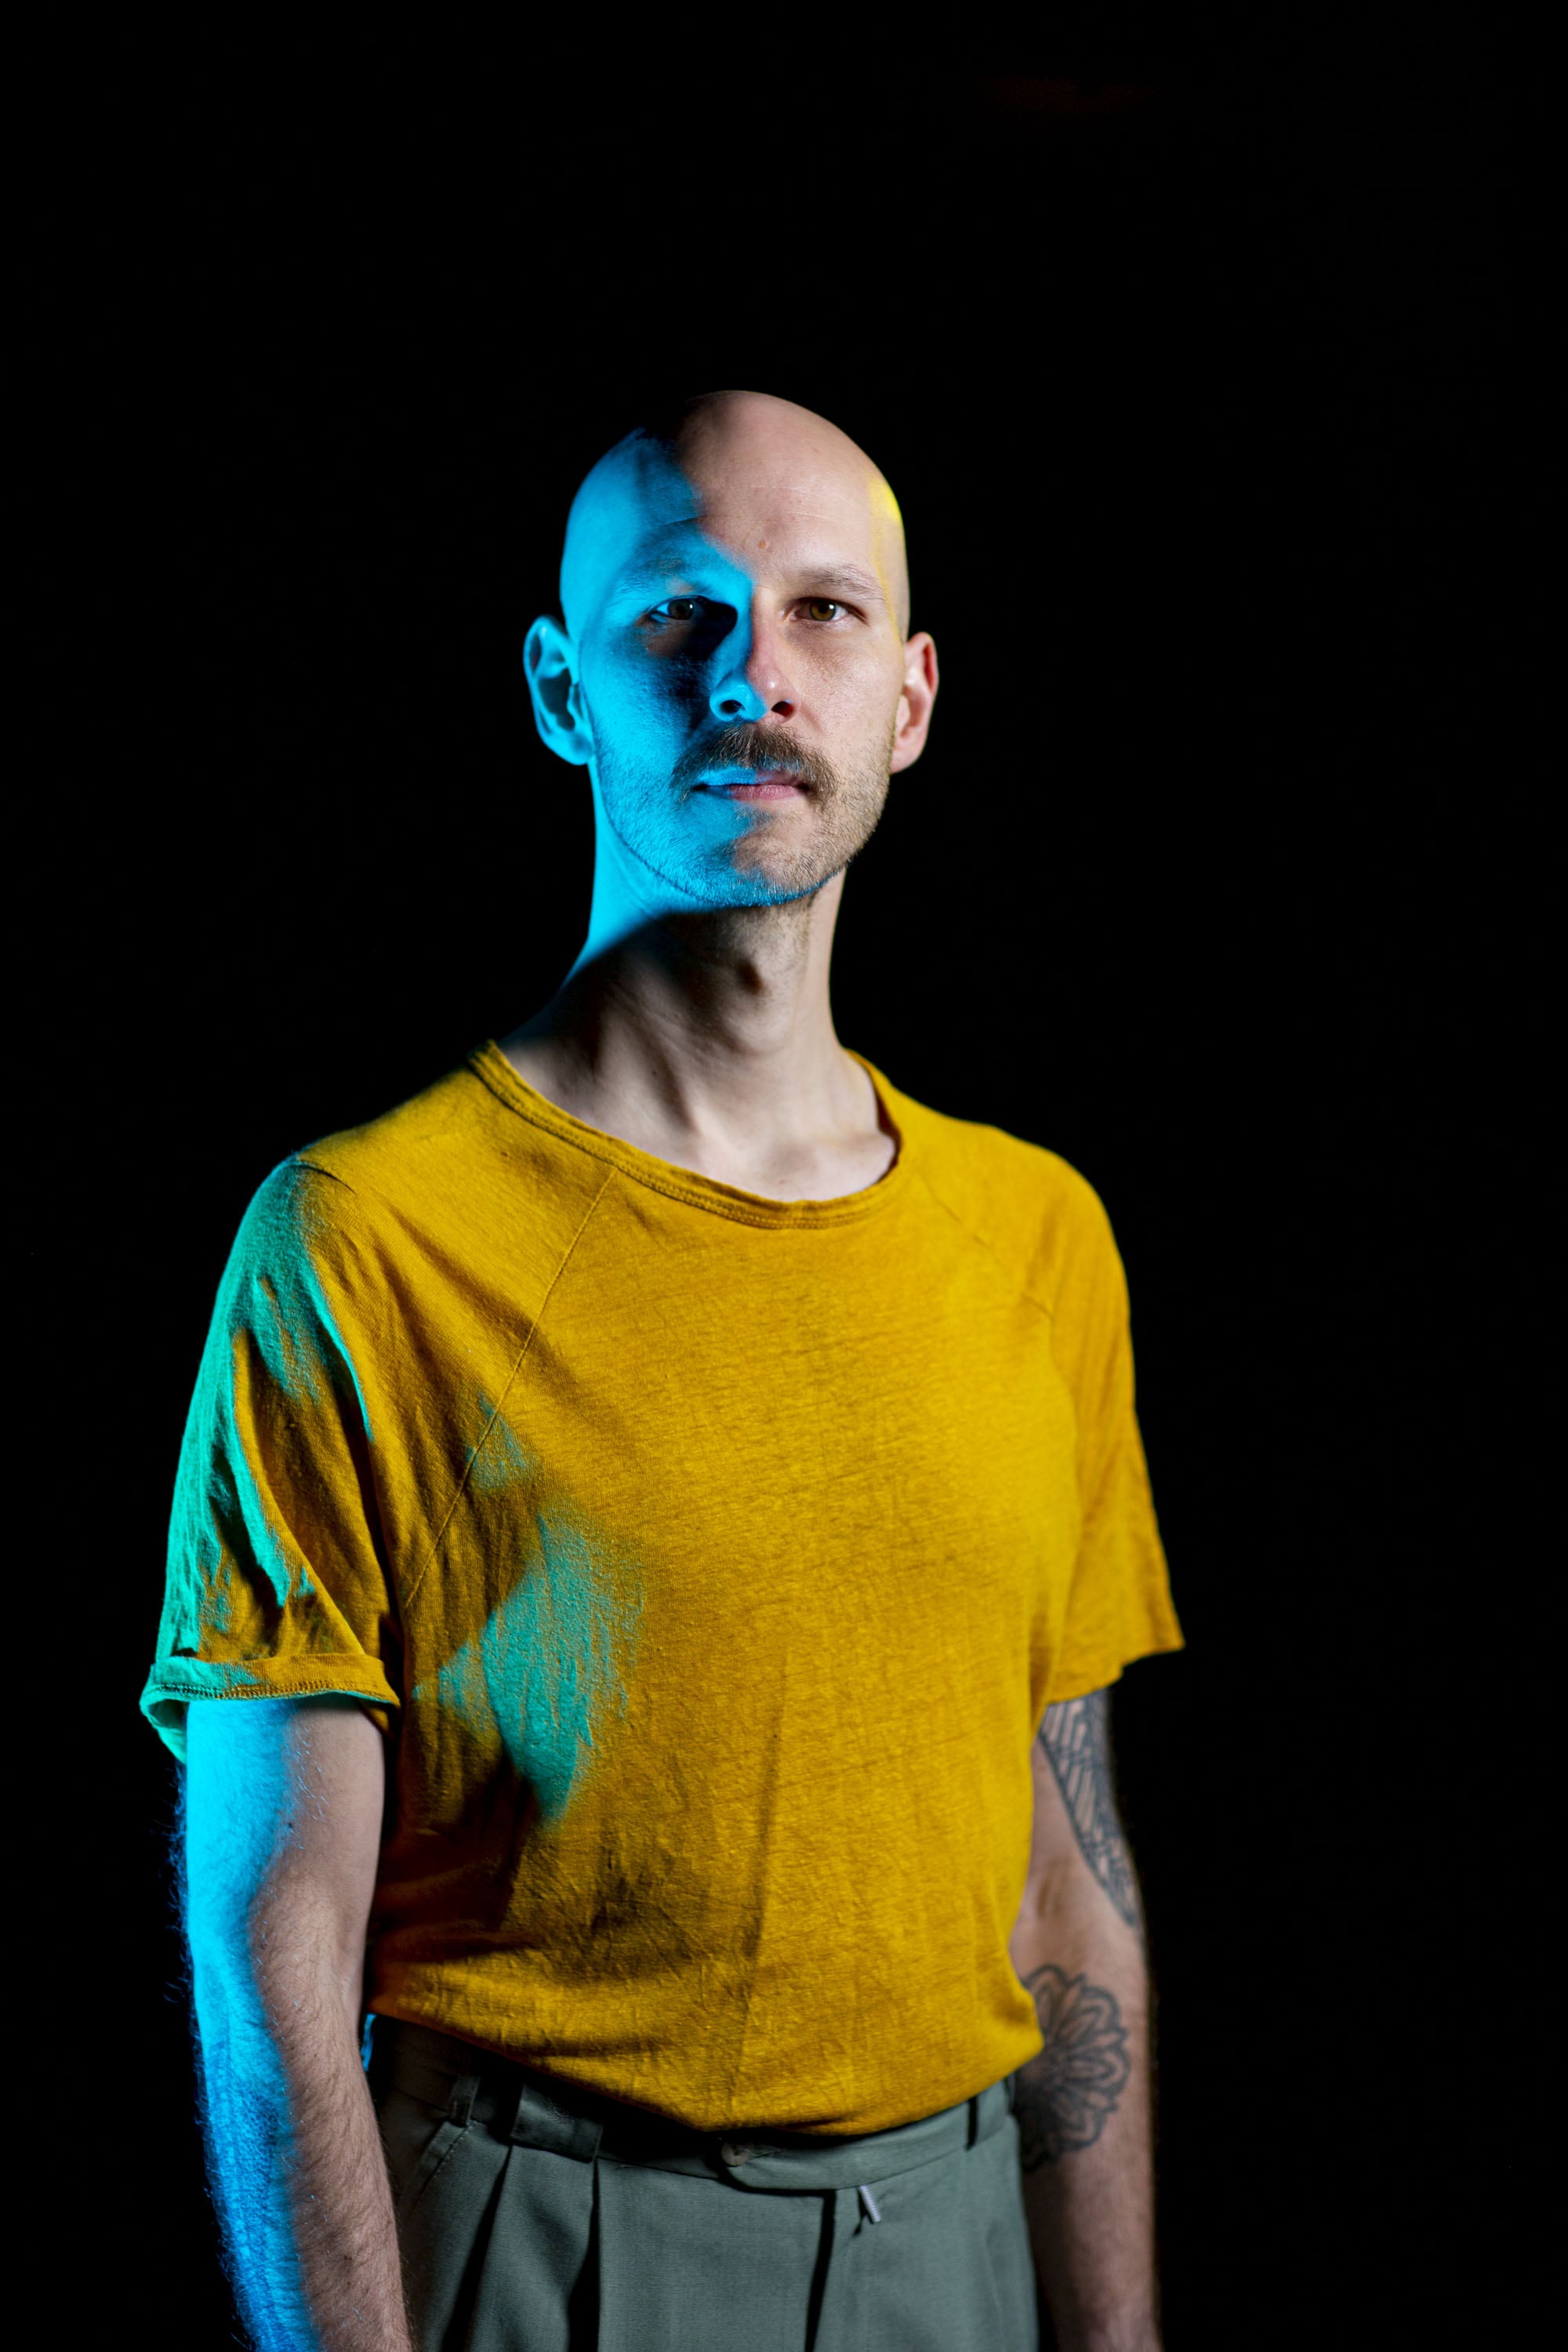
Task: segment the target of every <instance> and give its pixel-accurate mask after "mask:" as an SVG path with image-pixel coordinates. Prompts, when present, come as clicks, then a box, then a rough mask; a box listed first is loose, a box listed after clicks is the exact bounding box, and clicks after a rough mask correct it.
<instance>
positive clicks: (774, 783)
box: [697, 768, 806, 801]
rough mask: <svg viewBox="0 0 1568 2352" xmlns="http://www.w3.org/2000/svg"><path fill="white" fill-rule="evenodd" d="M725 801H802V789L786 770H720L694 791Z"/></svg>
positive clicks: (804, 789) (702, 781)
mask: <svg viewBox="0 0 1568 2352" xmlns="http://www.w3.org/2000/svg"><path fill="white" fill-rule="evenodd" d="M697 789H698V791H699V792H700V793H715V794H717V796H718V797H719V798H720V799H721V800H727V801H795V800H804V799H805V794H806V787H805V784H803V783H802V782H801V780H800V778H799V777H798V776H792V775H791V774H790V772H789V771H788V769H787V768H720V769H717V770H716V771H715V772H714V773H713V774H712V775H710V776H704V777H703V778H702V780H701V782H700V784H699V785H698V787H697Z"/></svg>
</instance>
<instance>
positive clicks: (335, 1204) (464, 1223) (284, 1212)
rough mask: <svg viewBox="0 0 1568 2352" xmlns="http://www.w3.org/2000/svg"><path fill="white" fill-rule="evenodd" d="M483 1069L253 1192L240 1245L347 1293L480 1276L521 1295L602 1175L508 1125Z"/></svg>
mask: <svg viewBox="0 0 1568 2352" xmlns="http://www.w3.org/2000/svg"><path fill="white" fill-rule="evenodd" d="M490 1058H491V1059H492V1060H493V1058H494V1057H493V1054H492V1055H491V1056H490ZM486 1069H487V1060H486V1055H485V1054H484V1053H483V1052H482V1051H481V1052H480V1053H479V1054H476V1055H475V1056H474V1057H473V1059H472V1061H471V1062H470V1063H469V1064H468V1065H467V1066H463V1067H461V1068H458V1069H457V1070H453V1071H450V1072H449V1073H447V1076H444V1077H441V1078H438V1079H437V1081H436V1083H435V1084H434V1085H433V1086H429V1087H425V1088H424V1089H423V1090H422V1091H421V1092H420V1093H418V1094H416V1095H414V1096H412V1097H410V1098H409V1099H408V1100H407V1101H406V1102H404V1103H400V1104H398V1105H397V1106H396V1107H395V1108H394V1109H392V1110H389V1111H386V1112H384V1113H383V1114H382V1116H381V1117H380V1118H373V1119H369V1120H367V1121H366V1122H365V1123H364V1124H363V1126H360V1127H353V1128H345V1129H342V1130H341V1131H339V1132H338V1133H336V1134H333V1135H327V1136H322V1137H321V1138H320V1139H318V1140H317V1141H316V1142H314V1143H310V1144H306V1145H305V1146H303V1147H302V1148H301V1149H300V1150H298V1151H296V1152H294V1153H293V1154H292V1155H291V1156H290V1158H289V1159H288V1160H285V1161H284V1162H283V1164H282V1165H281V1166H280V1167H279V1168H276V1169H274V1171H272V1174H271V1175H270V1176H269V1177H268V1179H267V1181H266V1182H265V1183H264V1184H263V1185H262V1186H261V1187H260V1189H259V1191H258V1193H257V1195H256V1198H255V1199H254V1201H253V1202H252V1203H251V1206H250V1210H249V1212H248V1213H247V1219H246V1224H245V1227H244V1228H242V1234H241V1239H242V1242H244V1241H249V1242H250V1243H252V1244H254V1245H263V1244H264V1245H266V1246H267V1247H268V1248H270V1249H272V1250H274V1251H277V1252H279V1253H280V1254H282V1255H290V1254H291V1255H294V1256H296V1257H298V1256H300V1255H304V1256H307V1257H308V1258H309V1259H310V1260H311V1261H312V1262H313V1263H314V1264H315V1265H317V1266H318V1267H319V1268H320V1269H321V1270H322V1271H323V1272H326V1271H327V1270H329V1269H331V1270H332V1271H333V1272H335V1273H336V1274H337V1275H338V1276H340V1277H341V1279H342V1281H343V1282H344V1283H345V1284H347V1285H348V1286H351V1287H353V1288H358V1289H365V1288H367V1287H368V1288H371V1289H375V1290H378V1291H379V1290H381V1289H384V1287H385V1286H386V1284H387V1282H388V1281H389V1280H391V1279H396V1280H398V1281H399V1282H405V1281H407V1280H416V1281H417V1280H419V1279H422V1278H423V1274H424V1273H425V1272H429V1271H432V1270H436V1269H439V1270H442V1271H443V1272H444V1273H450V1272H452V1270H454V1269H456V1268H460V1267H467V1268H469V1269H472V1268H475V1267H479V1266H484V1265H489V1267H491V1268H492V1270H494V1271H497V1272H500V1273H501V1274H503V1275H504V1276H505V1278H506V1279H507V1280H508V1282H509V1283H510V1282H513V1281H515V1282H517V1283H519V1284H521V1293H520V1295H521V1296H524V1297H526V1296H530V1295H531V1291H532V1289H533V1288H534V1287H535V1284H534V1282H533V1280H532V1276H535V1275H537V1276H539V1277H540V1278H541V1279H547V1278H548V1276H549V1274H550V1272H551V1271H552V1268H553V1267H554V1266H555V1265H558V1264H559V1263H560V1261H561V1258H562V1256H563V1253H564V1252H565V1251H566V1250H567V1249H568V1247H569V1246H570V1244H571V1241H572V1238H573V1236H574V1234H575V1233H576V1232H577V1230H578V1228H579V1227H580V1225H581V1224H582V1223H583V1221H584V1217H585V1216H586V1215H587V1214H588V1213H589V1211H590V1210H591V1208H592V1205H593V1203H594V1202H595V1199H596V1197H597V1195H598V1193H599V1192H600V1191H602V1189H603V1186H604V1181H605V1169H604V1168H603V1167H602V1166H601V1165H600V1164H599V1163H598V1162H597V1161H596V1160H593V1159H592V1158H591V1157H589V1156H588V1155H587V1154H585V1153H584V1152H581V1151H578V1150H574V1148H573V1146H572V1145H571V1143H570V1142H568V1141H565V1140H563V1139H561V1138H560V1137H559V1136H557V1135H555V1134H553V1133H552V1132H551V1131H550V1129H548V1128H546V1127H544V1126H542V1125H541V1124H540V1123H538V1122H537V1121H534V1120H531V1119H530V1118H528V1117H527V1116H526V1115H520V1109H519V1106H518V1104H516V1103H514V1102H512V1101H511V1100H510V1099H509V1097H508V1096H507V1094H506V1092H505V1090H504V1087H500V1088H498V1087H497V1086H495V1085H493V1084H491V1083H490V1081H489V1078H488V1077H487V1076H486Z"/></svg>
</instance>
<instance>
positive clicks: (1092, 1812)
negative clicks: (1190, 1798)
mask: <svg viewBox="0 0 1568 2352" xmlns="http://www.w3.org/2000/svg"><path fill="white" fill-rule="evenodd" d="M1040 1745H1041V1747H1042V1748H1044V1749H1045V1751H1046V1754H1047V1756H1048V1757H1049V1758H1050V1761H1051V1770H1052V1771H1053V1772H1054V1773H1055V1774H1056V1776H1057V1786H1058V1789H1059V1790H1061V1792H1062V1802H1063V1804H1065V1805H1066V1807H1067V1809H1068V1820H1069V1821H1070V1822H1071V1823H1072V1825H1073V1833H1074V1835H1075V1836H1076V1837H1077V1839H1078V1842H1079V1848H1080V1850H1081V1852H1082V1854H1083V1858H1084V1860H1085V1862H1087V1863H1088V1864H1089V1868H1090V1870H1092V1871H1093V1873H1094V1874H1095V1876H1096V1878H1098V1879H1099V1881H1100V1885H1101V1886H1103V1887H1104V1889H1105V1891H1106V1893H1107V1895H1110V1899H1111V1901H1112V1903H1113V1904H1114V1905H1115V1906H1116V1909H1117V1913H1118V1915H1119V1916H1121V1918H1123V1919H1124V1920H1125V1921H1126V1922H1127V1925H1128V1926H1129V1927H1136V1928H1138V1929H1140V1931H1141V1930H1142V1906H1140V1904H1139V1901H1138V1881H1137V1879H1136V1878H1135V1877H1134V1875H1133V1871H1132V1857H1131V1854H1130V1853H1128V1851H1127V1840H1126V1837H1125V1835H1124V1834H1123V1832H1122V1828H1121V1816H1120V1814H1119V1813H1118V1812H1117V1810H1116V1789H1115V1784H1114V1782H1113V1780H1112V1779H1111V1772H1110V1693H1109V1692H1108V1691H1102V1690H1100V1691H1091V1692H1090V1693H1089V1696H1088V1697H1087V1698H1069V1699H1068V1700H1067V1701H1065V1703H1064V1704H1063V1705H1062V1706H1048V1707H1047V1709H1046V1719H1045V1721H1044V1722H1043V1723H1042V1724H1041V1726H1040Z"/></svg>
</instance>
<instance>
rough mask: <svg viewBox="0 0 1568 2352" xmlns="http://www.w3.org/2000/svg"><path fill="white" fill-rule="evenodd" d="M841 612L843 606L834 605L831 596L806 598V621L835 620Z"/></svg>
mask: <svg viewBox="0 0 1568 2352" xmlns="http://www.w3.org/2000/svg"><path fill="white" fill-rule="evenodd" d="M843 610H844V607H843V605H842V604H835V602H834V600H833V598H832V597H831V596H808V597H807V598H806V600H805V616H806V618H807V620H808V621H832V620H836V619H837V616H838V614H840V613H842V611H843Z"/></svg>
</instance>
